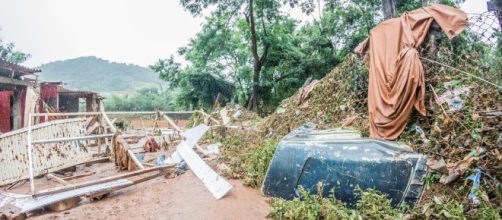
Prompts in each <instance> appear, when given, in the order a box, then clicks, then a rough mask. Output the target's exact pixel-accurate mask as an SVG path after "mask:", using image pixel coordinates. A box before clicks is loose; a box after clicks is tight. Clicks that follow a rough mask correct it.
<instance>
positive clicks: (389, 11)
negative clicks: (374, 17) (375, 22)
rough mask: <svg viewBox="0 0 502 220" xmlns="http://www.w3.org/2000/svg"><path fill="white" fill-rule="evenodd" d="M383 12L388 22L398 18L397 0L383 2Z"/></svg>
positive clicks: (384, 0) (383, 0)
mask: <svg viewBox="0 0 502 220" xmlns="http://www.w3.org/2000/svg"><path fill="white" fill-rule="evenodd" d="M382 11H383V17H384V19H386V20H387V19H390V18H394V17H396V16H397V13H396V0H382Z"/></svg>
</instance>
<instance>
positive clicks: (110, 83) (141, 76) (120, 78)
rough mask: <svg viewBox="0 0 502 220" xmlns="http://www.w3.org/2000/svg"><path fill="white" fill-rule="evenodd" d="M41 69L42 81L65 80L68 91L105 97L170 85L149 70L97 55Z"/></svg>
mask: <svg viewBox="0 0 502 220" xmlns="http://www.w3.org/2000/svg"><path fill="white" fill-rule="evenodd" d="M40 69H42V72H41V73H39V75H40V78H41V81H63V82H64V83H65V85H66V87H67V88H71V89H79V90H89V91H96V92H99V93H101V94H102V95H111V94H131V93H134V92H135V91H137V90H139V89H141V88H151V87H156V88H158V87H159V85H165V84H166V83H165V82H163V81H162V80H160V79H159V78H158V75H157V74H156V73H154V72H153V71H151V70H150V69H148V68H145V67H141V66H138V65H132V64H124V63H115V62H110V61H108V60H104V59H100V58H97V57H94V56H89V57H79V58H75V59H69V60H62V61H55V62H51V63H47V64H44V65H42V66H40Z"/></svg>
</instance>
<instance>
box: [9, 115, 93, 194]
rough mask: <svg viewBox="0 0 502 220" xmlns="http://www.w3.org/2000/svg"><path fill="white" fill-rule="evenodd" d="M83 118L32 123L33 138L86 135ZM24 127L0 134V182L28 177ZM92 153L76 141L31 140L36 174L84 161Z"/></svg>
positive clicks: (10, 181)
mask: <svg viewBox="0 0 502 220" xmlns="http://www.w3.org/2000/svg"><path fill="white" fill-rule="evenodd" d="M84 122H85V119H83V118H74V119H63V120H55V121H50V122H46V123H42V124H39V125H35V126H33V127H32V140H33V141H34V140H42V139H55V138H64V137H80V136H85V123H84ZM27 131H28V129H27V128H23V129H19V130H16V131H12V132H9V133H5V134H2V135H0V185H5V184H8V183H12V182H15V181H17V180H21V179H26V178H28V177H29V174H28V170H29V163H28V154H27V153H28V150H27V149H28V145H27ZM91 158H92V153H91V152H90V151H89V150H88V149H87V148H86V147H85V146H83V144H81V143H80V142H78V141H69V142H60V143H49V144H34V145H33V164H34V169H33V173H34V175H35V176H38V175H41V174H45V173H48V172H53V171H57V170H60V169H64V168H67V167H71V166H74V165H76V164H79V163H83V162H85V161H88V160H90V159H91Z"/></svg>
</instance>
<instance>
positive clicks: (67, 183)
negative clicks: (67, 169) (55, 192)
mask: <svg viewBox="0 0 502 220" xmlns="http://www.w3.org/2000/svg"><path fill="white" fill-rule="evenodd" d="M47 178H49V179H51V180H54V181H56V182H58V183H59V184H61V185H63V186H67V185H70V183H69V182H66V180H64V179H61V178H59V177H58V176H56V175H54V174H52V173H48V174H47Z"/></svg>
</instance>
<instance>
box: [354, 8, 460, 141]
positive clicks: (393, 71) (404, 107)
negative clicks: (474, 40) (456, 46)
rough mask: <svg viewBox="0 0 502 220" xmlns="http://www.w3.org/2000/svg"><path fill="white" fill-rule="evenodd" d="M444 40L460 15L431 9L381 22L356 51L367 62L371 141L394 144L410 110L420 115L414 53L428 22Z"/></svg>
mask: <svg viewBox="0 0 502 220" xmlns="http://www.w3.org/2000/svg"><path fill="white" fill-rule="evenodd" d="M433 21H436V22H437V23H438V24H439V26H440V27H441V29H442V30H443V31H444V32H445V33H446V36H448V38H449V39H451V38H453V37H455V36H457V35H458V34H460V33H461V32H462V31H463V30H464V29H465V27H466V24H467V15H466V14H465V12H463V11H461V10H459V9H456V8H452V7H449V6H446V5H440V4H437V5H432V6H429V7H424V8H420V9H416V10H413V11H410V12H404V13H403V14H402V15H401V17H399V18H393V19H389V20H386V21H384V22H382V23H380V24H379V25H377V26H376V27H375V28H373V29H372V30H371V32H370V36H369V37H368V39H366V40H365V41H363V42H362V43H361V44H359V46H357V48H356V49H355V52H356V53H359V54H364V53H366V52H367V53H368V54H369V58H370V64H369V66H370V71H369V88H368V112H369V121H370V136H371V137H373V138H383V139H388V140H394V139H396V138H397V137H398V136H399V135H400V134H401V133H402V132H403V130H404V128H405V126H406V123H407V121H408V117H409V116H410V114H411V111H412V109H413V107H415V109H417V110H418V112H420V114H422V115H425V114H426V112H425V105H424V96H425V85H424V83H425V77H424V69H423V66H422V63H421V62H420V57H419V54H418V51H417V48H418V47H419V46H420V45H421V44H422V42H423V41H424V39H425V37H426V36H427V33H428V31H429V27H430V26H431V24H432V22H433Z"/></svg>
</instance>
